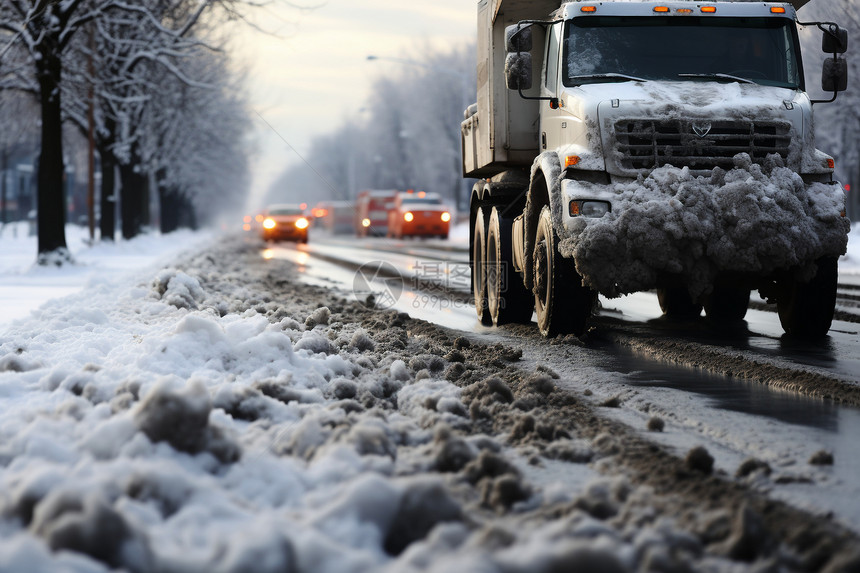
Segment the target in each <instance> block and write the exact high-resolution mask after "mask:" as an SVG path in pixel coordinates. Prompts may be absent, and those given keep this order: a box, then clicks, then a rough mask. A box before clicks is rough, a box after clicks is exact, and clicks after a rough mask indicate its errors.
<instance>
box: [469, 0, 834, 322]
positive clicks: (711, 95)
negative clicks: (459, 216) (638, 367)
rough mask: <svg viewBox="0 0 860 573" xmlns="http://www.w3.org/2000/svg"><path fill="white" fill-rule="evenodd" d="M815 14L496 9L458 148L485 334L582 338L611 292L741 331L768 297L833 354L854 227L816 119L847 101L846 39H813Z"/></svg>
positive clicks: (490, 6)
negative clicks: (739, 325)
mask: <svg viewBox="0 0 860 573" xmlns="http://www.w3.org/2000/svg"><path fill="white" fill-rule="evenodd" d="M807 1H808V0H794V1H793V2H790V3H789V2H761V1H756V2H741V1H733V2H702V1H684V0H675V1H672V2H651V1H635V0H632V1H631V0H627V1H622V0H618V1H614V2H613V1H585V0H580V1H573V2H566V3H562V4H559V2H558V1H557V0H556V1H553V0H480V2H479V3H478V68H477V78H478V82H477V88H478V89H477V102H476V103H475V104H473V105H471V106H470V107H469V108H468V109H467V110H466V112H465V120H464V121H463V123H462V125H461V129H462V146H463V148H462V152H463V175H464V177H469V178H477V179H479V181H478V183H477V184H475V186H474V187H473V189H472V194H471V200H470V214H471V219H470V221H471V250H470V261H471V266H472V284H473V294H474V299H475V306H476V309H477V311H478V315H479V317H480V318H481V320H482V321H483V322H484V323H485V324H490V323H493V324H501V323H506V322H528V321H530V320H531V317H532V313H533V312H535V313H536V314H537V322H538V326H539V328H540V331H541V333H543V334H544V335H546V336H553V335H555V334H560V333H574V334H581V333H583V332H584V331H585V330H586V329H587V328H588V321H589V318H590V317H591V315H592V313H593V312H594V310H595V308H596V305H597V294H598V293H600V294H603V295H605V296H607V297H617V296H620V295H623V294H627V293H632V292H637V291H645V290H656V291H657V294H658V300H659V303H660V306H661V308H662V310H663V312H664V313H665V314H666V315H668V316H674V317H689V316H699V315H700V314H701V312H702V309H704V311H705V313H706V315H707V317H708V318H710V319H714V320H734V321H740V320H742V319H743V317H744V316H745V314H746V311H747V306H748V304H749V299H750V292H751V291H752V290H758V292H759V293H760V294H761V296H762V298H763V299H765V300H766V301H768V302H769V303H775V304H776V308H777V310H778V313H779V318H780V321H781V323H782V326H783V328H784V329H785V331H786V332H787V333H788V334H790V335H795V336H801V337H823V336H824V335H826V333H827V332H828V330H829V328H830V325H831V322H832V319H833V313H834V307H835V300H836V286H837V260H838V257H839V255H841V254H843V253H844V252H845V249H846V246H847V235H848V231H849V222H848V220H847V218H846V216H845V207H844V202H845V195H844V192H843V189H842V186H841V185H840V184H839V183H838V182H837V181H834V180H833V172H834V167H835V164H834V160H833V158H832V157H830V156H828V155H826V154H825V153H823V152H821V151H819V150H818V149H816V148H815V138H814V129H813V111H812V110H813V106H814V105H817V104H822V103H828V102H830V101H833V100H834V99H835V98H836V96H837V92H839V91H843V90H845V89H846V85H847V79H846V78H847V73H846V63H845V60H844V59H843V57H842V56H841V54H844V53H845V51H846V48H847V43H848V39H847V34H846V32H845V30H843V29H841V28H839V26H837V25H836V24H834V23H829V22H809V23H805V22H799V21H798V20H797V16H796V10H797V9H799V8H800V7H801V6H802V5H803V4H805V3H806V2H807ZM801 28H805V29H807V30H808V31H809V32H810V33H815V34H819V33H821V35H822V38H823V40H822V47H823V51H824V52H825V53H826V54H827V55H826V59H825V61H824V67H823V73H822V89H823V91H824V92H826V93H828V94H830V93H832V97H831V98H830V99H828V100H818V101H816V100H813V99H812V98H811V97H810V96H809V95H808V94H807V92H806V84H805V80H804V75H803V66H802V61H801V51H800V43H799V39H798V34H799V29H801ZM816 28H818V29H820V32H819V30H818V29H816Z"/></svg>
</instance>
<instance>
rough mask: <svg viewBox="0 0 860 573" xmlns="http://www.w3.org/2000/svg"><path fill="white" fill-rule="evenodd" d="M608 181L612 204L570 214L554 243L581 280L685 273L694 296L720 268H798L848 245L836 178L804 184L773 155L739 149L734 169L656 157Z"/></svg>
mask: <svg viewBox="0 0 860 573" xmlns="http://www.w3.org/2000/svg"><path fill="white" fill-rule="evenodd" d="M584 185H588V184H584ZM612 190H613V191H614V192H615V193H616V198H614V199H613V211H612V212H611V213H609V214H607V215H606V216H604V217H603V218H600V219H584V218H581V219H574V221H573V223H572V227H571V228H570V229H568V236H567V237H566V238H565V239H563V240H562V242H561V244H560V246H559V250H560V251H561V252H562V254H563V255H564V256H567V257H573V258H574V260H575V261H576V268H577V271H578V272H579V274H580V275H581V276H582V277H583V282H584V283H585V284H587V285H589V286H591V287H592V288H594V289H595V290H597V291H599V292H600V293H602V294H604V295H606V296H610V297H614V296H619V295H622V294H626V293H630V292H635V291H640V290H647V289H650V288H654V287H655V286H656V284H657V281H658V278H659V277H660V276H661V275H665V274H670V275H680V276H683V277H684V278H685V279H686V281H687V285H688V288H689V290H690V294H691V295H693V296H694V297H695V296H698V295H701V294H703V293H706V292H708V291H709V290H710V287H711V285H712V284H713V280H714V278H715V277H716V276H717V275H718V274H720V273H723V272H742V273H755V274H768V273H770V272H772V271H775V270H778V269H791V268H796V269H798V270H799V272H801V273H804V272H808V271H809V269H810V268H811V267H810V264H811V263H812V262H814V261H815V260H816V259H818V258H821V257H824V256H839V255H842V254H843V253H845V251H846V245H847V241H848V239H847V233H848V231H849V222H848V219H847V218H845V217H842V216H840V212H841V211H842V209H843V206H844V197H843V193H842V190H841V188H840V187H839V186H836V185H826V184H822V183H814V184H812V185H809V186H806V185H805V184H804V182H803V180H802V179H801V178H800V176H799V175H798V174H796V173H794V172H793V171H791V170H790V169H788V168H786V167H784V166H783V165H782V162H781V159H780V158H779V157H778V156H770V157H769V158H768V164H767V165H766V166H764V167H762V166H760V165H756V164H754V163H752V162H751V161H750V158H749V156H748V155H746V154H740V155H738V156H737V157H735V167H734V168H733V169H731V170H729V171H724V170H722V169H719V168H717V169H714V171H713V172H712V174H711V175H710V177H702V176H699V177H695V176H693V175H692V174H691V173H690V171H689V169H687V168H683V169H677V168H674V167H671V166H666V167H661V168H659V169H655V170H654V171H653V172H652V173H651V174H650V175H649V176H648V177H646V178H640V179H639V180H638V181H636V182H633V183H618V184H615V185H613V186H612Z"/></svg>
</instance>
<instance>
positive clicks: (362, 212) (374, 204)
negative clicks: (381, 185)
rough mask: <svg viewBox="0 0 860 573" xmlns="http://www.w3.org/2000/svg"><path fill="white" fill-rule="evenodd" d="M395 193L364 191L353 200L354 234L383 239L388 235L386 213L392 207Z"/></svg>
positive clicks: (375, 190)
mask: <svg viewBox="0 0 860 573" xmlns="http://www.w3.org/2000/svg"><path fill="white" fill-rule="evenodd" d="M395 197H397V191H380V190H377V189H373V190H370V189H365V190H364V191H361V192H360V193H359V194H358V197H357V198H356V200H355V234H356V235H358V236H359V237H367V236H369V235H371V236H376V237H384V236H385V235H387V234H388V211H389V210H390V209H392V208H393V207H394V198H395Z"/></svg>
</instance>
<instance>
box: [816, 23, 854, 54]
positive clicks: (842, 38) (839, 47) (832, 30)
mask: <svg viewBox="0 0 860 573" xmlns="http://www.w3.org/2000/svg"><path fill="white" fill-rule="evenodd" d="M821 29H822V31H823V32H824V35H823V36H822V37H821V49H822V50H823V51H824V53H826V54H844V53H845V52H847V51H848V30H846V29H844V28H840V27H839V26H837V25H836V24H830V25H829V26H827V27H826V28H825V27H823V26H822V27H821Z"/></svg>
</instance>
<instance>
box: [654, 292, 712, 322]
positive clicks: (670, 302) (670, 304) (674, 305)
mask: <svg viewBox="0 0 860 573" xmlns="http://www.w3.org/2000/svg"><path fill="white" fill-rule="evenodd" d="M657 301H658V302H659V303H660V310H662V311H663V314H665V315H666V316H667V317H668V318H696V317H697V316H699V315H700V314H702V305H701V304H699V303H697V302H694V301H693V299H692V297H691V296H690V291H688V290H687V287H670V288H661V289H657Z"/></svg>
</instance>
